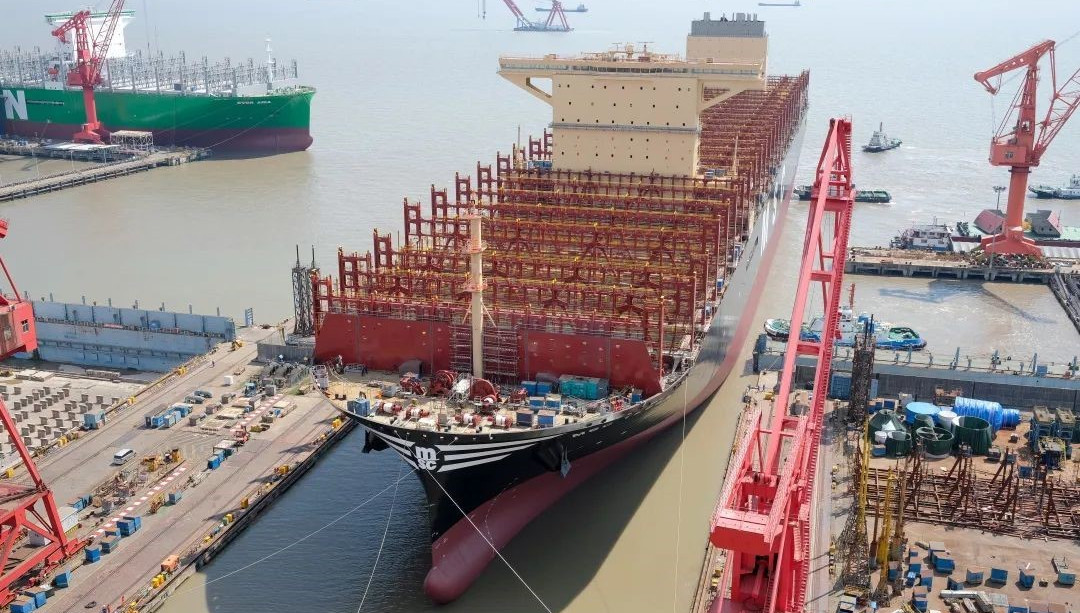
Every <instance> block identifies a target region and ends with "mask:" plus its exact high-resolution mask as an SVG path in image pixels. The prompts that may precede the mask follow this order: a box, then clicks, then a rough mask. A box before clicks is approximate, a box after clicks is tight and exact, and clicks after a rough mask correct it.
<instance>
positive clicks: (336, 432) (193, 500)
mask: <svg viewBox="0 0 1080 613" xmlns="http://www.w3.org/2000/svg"><path fill="white" fill-rule="evenodd" d="M277 334H278V331H277V330H276V329H275V328H271V329H269V330H263V329H259V328H255V329H246V330H243V331H242V332H241V334H240V335H239V336H240V339H242V341H243V346H241V347H239V348H237V349H235V350H232V351H230V349H229V346H228V345H221V346H219V348H218V349H217V350H215V351H214V352H212V353H211V354H209V355H208V356H206V357H205V358H204V359H200V360H195V361H193V362H192V363H190V364H189V365H188V366H187V367H186V369H184V372H183V373H182V374H179V375H173V376H171V377H166V378H164V380H162V381H160V382H159V383H157V384H156V386H155V387H154V388H153V389H150V390H147V391H146V392H144V393H143V394H141V395H140V396H138V397H137V400H136V403H135V404H134V405H131V406H122V407H121V408H119V409H116V410H114V411H113V412H112V413H111V414H110V415H108V416H107V418H106V422H105V424H104V425H103V426H102V427H101V428H100V429H97V430H91V431H89V432H88V433H85V434H84V435H83V436H81V437H80V438H79V439H78V440H76V441H74V442H72V443H68V444H67V445H65V446H63V447H59V448H55V449H53V450H52V451H51V452H50V453H48V454H47V455H46V456H45V457H43V458H42V459H40V460H39V468H40V470H41V472H42V474H43V476H44V477H45V479H46V482H47V483H49V485H50V487H51V488H52V489H53V491H54V493H55V495H56V499H57V503H58V504H60V505H64V504H68V503H69V502H71V501H73V500H77V499H79V498H80V497H85V496H88V495H91V494H95V493H96V495H95V496H94V498H95V499H94V501H93V502H92V503H91V504H90V505H89V506H87V508H86V509H84V510H83V511H82V512H80V514H79V526H78V527H77V528H76V533H77V535H78V536H80V537H89V538H91V539H92V540H93V542H92V543H91V544H90V546H89V549H91V550H93V549H95V548H101V546H102V544H103V542H104V541H112V540H113V539H114V538H115V537H114V534H113V533H114V532H116V531H117V530H118V528H120V527H121V526H120V524H121V523H122V522H124V521H125V519H124V518H125V517H126V516H130V517H140V518H141V528H140V529H138V530H137V531H135V532H134V533H133V534H131V535H130V536H124V537H123V538H120V539H119V541H118V542H117V543H116V548H115V549H113V550H112V551H111V552H110V553H104V552H102V554H101V556H100V560H99V561H96V562H92V563H91V562H88V561H87V557H86V556H85V555H83V554H80V555H79V556H78V558H77V559H75V560H72V561H71V562H70V563H69V564H67V565H66V566H65V568H64V569H62V570H65V569H66V570H71V571H72V574H71V579H70V587H66V588H57V589H55V592H54V593H53V595H52V596H51V597H50V598H49V599H48V601H47V602H46V604H45V605H44V610H45V611H50V610H51V611H69V610H81V609H83V607H85V606H87V605H88V604H89V603H96V604H95V605H94V610H95V611H100V610H102V608H103V607H111V610H113V611H116V610H128V608H129V607H131V606H132V603H135V608H136V610H147V608H148V607H152V608H156V607H157V606H160V604H161V603H162V602H163V597H164V596H167V595H168V594H169V593H171V591H172V590H173V589H175V587H176V585H178V584H179V582H181V581H183V580H184V579H186V578H187V577H188V576H189V575H190V573H191V572H193V571H194V569H195V568H196V567H197V566H200V565H201V564H203V563H205V562H206V561H208V560H209V559H210V558H211V557H213V555H214V554H215V553H216V552H217V551H218V550H220V549H221V547H223V546H224V545H225V544H226V543H227V542H228V541H229V540H231V539H232V538H233V536H235V534H236V533H237V532H238V531H239V530H242V529H243V528H244V527H245V526H246V525H247V524H248V523H249V522H250V521H251V520H252V519H253V518H254V516H255V515H257V514H258V512H260V511H261V510H262V509H263V508H264V507H265V505H266V504H267V503H269V502H270V501H271V500H273V499H274V498H276V497H277V496H278V495H279V494H280V493H281V492H282V491H284V489H286V488H287V487H288V486H289V485H290V484H291V483H292V482H293V481H294V480H295V479H296V478H297V477H298V476H299V475H300V474H301V473H303V472H304V471H305V470H306V469H307V468H308V467H309V466H310V465H311V464H312V463H313V462H314V461H315V459H316V458H317V457H318V456H319V455H321V453H322V452H323V451H324V450H325V449H327V448H328V447H329V446H330V444H332V443H333V442H336V441H337V440H340V438H341V437H343V436H344V435H345V434H346V433H347V432H348V431H349V429H350V428H351V427H352V424H351V422H344V423H343V422H342V421H341V420H339V419H337V411H336V409H334V408H333V407H332V406H331V405H330V402H329V401H328V400H327V399H326V398H325V397H324V396H322V395H321V394H319V393H317V392H315V393H313V392H310V391H309V392H308V393H306V394H304V395H296V394H294V393H291V392H292V391H294V390H295V389H296V388H295V387H292V388H288V387H283V388H281V389H277V388H276V387H266V388H265V394H260V395H259V396H258V397H257V400H256V402H255V403H254V409H253V410H250V409H249V410H243V409H239V408H232V405H231V404H224V405H223V406H222V407H220V408H218V409H216V411H215V414H214V415H210V416H206V417H204V418H201V419H196V420H195V423H194V424H192V423H191V422H190V421H189V419H190V418H189V417H185V418H184V419H182V420H181V421H180V422H179V423H176V424H175V425H172V426H171V427H168V428H153V429H151V428H148V427H147V426H146V418H147V416H148V415H154V414H156V413H157V412H158V410H159V409H160V408H161V407H162V406H169V405H171V404H173V403H177V402H184V400H185V398H186V397H188V396H189V395H191V394H192V393H193V391H194V390H200V391H206V392H208V393H210V394H212V395H213V398H212V399H210V400H208V401H207V403H206V405H192V406H193V407H194V410H193V411H192V413H191V416H198V415H201V414H203V413H204V411H205V408H204V407H205V406H207V405H208V404H209V403H210V402H218V401H219V400H220V397H221V395H222V394H225V393H230V392H232V393H238V396H239V392H242V391H243V389H244V387H245V384H246V383H247V382H248V381H249V379H250V378H252V376H253V375H255V376H256V377H262V376H264V375H265V374H266V371H265V370H263V366H262V365H260V364H253V363H252V360H254V359H255V357H256V352H257V347H256V342H257V341H259V340H264V339H269V338H271V337H273V336H275V335H277ZM284 368H285V367H284V366H281V367H280V368H279V369H278V374H281V373H282V372H283V371H284ZM228 377H232V378H233V383H232V384H231V385H226V382H227V381H228ZM301 380H302V381H307V379H306V377H305V378H302V379H301ZM304 385H307V384H306V383H304ZM230 411H232V412H230ZM222 415H226V416H234V417H235V418H234V419H229V420H227V421H221V424H222V425H220V426H214V425H213V424H214V423H218V422H216V421H215V420H220V419H222V418H221V416H222ZM267 424H268V427H267V429H266V430H264V431H259V432H255V431H254V430H253V431H252V433H251V434H250V439H249V440H248V441H247V442H246V444H244V445H243V446H240V447H237V448H236V449H235V450H234V451H232V452H231V454H229V455H228V457H226V458H225V459H224V461H222V462H221V463H220V465H219V466H218V467H217V468H215V469H210V468H209V465H208V458H210V457H211V455H212V454H213V453H214V451H215V448H218V447H220V445H221V443H222V442H223V441H225V440H228V439H232V438H233V437H232V432H233V430H234V428H235V427H236V426H239V425H244V426H246V427H247V428H249V429H250V428H252V426H256V428H255V430H258V429H260V428H261V426H263V425H267ZM121 448H130V449H133V450H135V451H136V453H137V457H136V458H135V459H133V460H131V461H129V462H128V463H127V464H125V465H123V466H115V465H113V464H112V459H113V454H114V453H116V451H117V450H118V449H121ZM173 450H179V453H178V454H177V453H176V452H175V451H173ZM166 454H168V455H166ZM177 455H178V456H179V461H176V456H177ZM151 456H163V457H164V462H163V463H162V464H161V465H159V466H157V467H155V468H154V469H153V470H151V468H150V467H149V465H148V464H147V463H146V462H143V461H141V460H143V459H145V458H149V457H151ZM19 478H20V476H19V475H18V474H16V476H15V479H16V480H18V479H19ZM170 495H171V496H172V497H173V498H174V499H175V498H178V500H175V503H173V504H170V503H169V502H168V498H169V497H170ZM105 499H109V501H116V504H114V505H111V506H112V508H111V509H110V508H108V507H109V506H110V504H108V503H104V504H103V501H104V500H105ZM173 555H175V556H177V560H176V566H175V568H174V569H173V570H172V571H171V572H168V573H164V572H163V570H162V564H163V562H164V561H165V560H166V559H167V558H169V557H170V556H173ZM121 607H123V609H121Z"/></svg>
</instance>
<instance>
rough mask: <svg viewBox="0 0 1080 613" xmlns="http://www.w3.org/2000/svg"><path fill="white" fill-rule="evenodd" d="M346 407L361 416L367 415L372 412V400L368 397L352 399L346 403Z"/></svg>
mask: <svg viewBox="0 0 1080 613" xmlns="http://www.w3.org/2000/svg"><path fill="white" fill-rule="evenodd" d="M346 408H347V409H348V410H349V412H350V413H353V414H355V415H359V416H360V417H367V416H368V415H370V414H371V401H370V400H368V399H367V398H358V399H356V400H350V401H349V402H348V403H346Z"/></svg>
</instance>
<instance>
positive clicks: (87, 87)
mask: <svg viewBox="0 0 1080 613" xmlns="http://www.w3.org/2000/svg"><path fill="white" fill-rule="evenodd" d="M122 10H124V0H113V2H112V5H111V6H110V7H109V12H107V13H106V14H105V21H104V22H103V23H102V24H101V28H100V29H99V30H98V31H97V34H96V35H94V34H93V33H92V32H91V31H90V15H91V14H90V11H87V10H82V11H79V12H77V13H75V14H74V15H72V16H71V19H68V20H67V21H65V22H64V23H63V24H62V25H61V26H60V27H58V28H56V29H55V30H53V32H52V35H53V36H55V37H57V38H59V39H60V41H61V42H65V43H66V42H67V34H68V32H70V31H72V30H74V31H75V64H74V65H73V66H72V69H71V72H70V73H69V74H68V81H67V82H68V85H80V86H82V90H83V105H84V106H85V107H86V123H84V124H83V126H82V130H80V131H79V132H76V133H75V136H74V139H75V142H79V143H101V142H102V139H103V137H104V136H105V130H104V128H103V127H102V125H101V122H100V121H98V116H97V104H96V103H95V102H94V86H96V85H98V84H100V83H101V65H102V63H104V61H105V57H106V55H107V54H108V52H109V45H110V44H111V43H112V37H113V32H115V31H116V22H117V20H118V19H119V18H120V12H121V11H122ZM91 37H93V43H91V42H90V39H91Z"/></svg>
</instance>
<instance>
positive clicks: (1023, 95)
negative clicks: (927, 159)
mask: <svg viewBox="0 0 1080 613" xmlns="http://www.w3.org/2000/svg"><path fill="white" fill-rule="evenodd" d="M1054 45H1055V43H1054V41H1052V40H1047V41H1043V42H1041V43H1039V44H1037V45H1035V46H1034V47H1032V48H1030V49H1028V50H1027V51H1024V52H1023V53H1020V54H1018V55H1016V56H1014V57H1011V58H1009V59H1007V60H1005V61H1004V62H1002V63H1000V64H998V65H997V66H994V67H993V68H990V69H989V70H984V71H982V72H977V73H975V80H976V81H978V82H979V83H982V85H983V87H985V88H986V91H988V92H990V94H991V95H995V94H997V93H998V91H999V90H1000V88H1001V76H1002V75H1004V74H1005V73H1008V72H1012V71H1014V70H1019V69H1021V68H1023V69H1025V74H1024V82H1023V83H1022V84H1021V86H1020V89H1019V90H1018V91H1017V92H1016V97H1015V98H1013V101H1012V105H1011V106H1010V108H1009V112H1008V113H1006V114H1005V117H1004V118H1003V119H1002V120H1001V125H1000V126H998V129H997V133H996V134H995V136H994V138H993V139H992V140H991V141H990V164H992V165H994V166H1008V167H1009V174H1010V178H1009V198H1008V206H1007V208H1006V209H1005V222H1004V224H1003V225H1002V227H1001V230H1000V232H999V233H998V235H996V236H989V237H986V238H984V239H983V241H982V245H983V248H984V249H986V251H987V252H989V253H1009V254H1023V255H1034V256H1037V257H1042V251H1041V250H1040V249H1039V247H1038V246H1036V245H1035V242H1034V241H1032V240H1031V239H1030V238H1027V237H1026V236H1024V197H1025V195H1026V193H1027V183H1028V175H1029V174H1031V168H1032V167H1034V166H1038V165H1039V161H1040V160H1041V159H1042V155H1043V153H1044V152H1046V148H1047V147H1049V146H1050V143H1051V142H1052V141H1053V140H1054V137H1055V136H1057V134H1058V132H1060V131H1061V128H1062V127H1063V126H1064V125H1065V122H1066V121H1068V120H1069V117H1071V116H1072V114H1073V111H1075V110H1076V107H1077V105H1078V104H1080V80H1078V77H1080V70H1077V71H1076V72H1074V73H1073V75H1072V76H1071V77H1069V79H1068V80H1067V81H1065V82H1064V83H1062V84H1061V85H1060V86H1059V85H1058V81H1057V67H1056V65H1055V62H1054ZM1044 55H1049V56H1050V87H1051V89H1052V90H1053V94H1052V97H1051V99H1050V108H1049V109H1047V111H1046V116H1045V117H1044V118H1043V120H1042V121H1039V122H1036V120H1035V118H1036V114H1035V98H1036V95H1037V94H1038V83H1039V60H1040V59H1042V57H1043V56H1044ZM995 77H996V78H997V82H996V83H991V80H992V79H994V78H995ZM1014 117H1015V121H1014V122H1013V123H1011V127H1010V122H1012V121H1013V118H1014Z"/></svg>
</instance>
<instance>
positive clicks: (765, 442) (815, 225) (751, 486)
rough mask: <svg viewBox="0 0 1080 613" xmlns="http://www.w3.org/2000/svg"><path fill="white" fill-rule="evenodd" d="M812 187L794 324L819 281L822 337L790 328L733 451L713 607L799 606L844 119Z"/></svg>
mask: <svg viewBox="0 0 1080 613" xmlns="http://www.w3.org/2000/svg"><path fill="white" fill-rule="evenodd" d="M812 193H813V198H812V201H811V206H810V217H809V220H808V222H807V226H806V236H805V242H804V245H803V256H802V262H801V264H800V268H799V279H798V285H797V289H796V294H795V305H794V308H793V309H792V315H791V327H792V329H793V330H798V329H800V328H801V327H802V323H803V321H804V318H805V313H806V310H807V303H808V300H809V298H810V292H811V287H812V286H816V285H820V291H821V294H822V298H823V305H822V308H823V313H824V317H825V324H824V328H823V330H824V331H825V332H824V333H823V334H822V337H823V339H824V342H809V341H803V340H800V339H799V336H798V335H794V334H793V335H791V339H790V340H789V341H788V345H787V350H786V351H785V353H784V365H783V370H782V372H781V376H780V382H779V391H778V392H777V394H776V401H775V405H774V408H773V414H772V418H771V421H770V423H768V424H765V423H764V419H763V416H762V414H761V413H760V411H758V412H756V413H755V414H753V415H751V416H750V421H749V423H750V427H749V428H748V430H747V434H746V436H745V437H744V438H743V440H742V441H740V442H739V444H738V447H737V449H738V451H737V455H736V456H735V457H734V458H732V462H731V464H730V468H729V471H728V475H727V478H726V480H725V482H724V487H723V490H722V492H721V494H720V500H719V503H718V506H717V510H716V513H715V514H714V515H713V520H712V532H711V535H710V540H711V541H712V544H713V545H714V546H716V547H717V548H719V549H724V550H727V564H726V566H725V568H724V579H723V581H722V583H721V590H722V592H721V595H722V598H718V599H717V601H716V604H715V605H714V607H720V606H722V604H721V602H722V601H723V600H727V601H729V602H730V603H732V604H734V605H735V606H737V607H738V606H742V607H745V608H747V609H750V610H755V611H764V612H766V613H773V612H785V613H789V612H790V613H794V612H800V611H803V610H804V608H805V603H806V587H807V581H808V577H809V570H810V569H809V565H810V547H811V542H810V541H811V525H810V522H811V515H812V506H813V499H814V479H815V475H816V468H817V453H818V446H819V437H820V433H821V427H822V421H823V418H824V409H825V393H824V390H826V389H827V388H828V381H829V375H830V372H831V364H832V357H833V348H834V343H833V339H834V338H835V336H836V335H837V334H838V327H837V326H838V323H839V310H840V309H839V307H840V300H841V293H842V289H843V288H842V279H843V271H844V262H845V260H846V256H847V245H848V234H849V231H850V227H851V212H852V206H853V202H854V191H853V190H852V177H851V121H850V120H847V119H834V120H832V121H831V122H830V125H829V133H828V136H827V137H826V141H825V146H824V148H823V149H822V153H821V158H820V160H819V162H818V166H817V172H816V176H815V180H814V187H813V192H812ZM799 355H812V356H816V358H817V370H816V374H815V378H814V394H813V398H812V401H811V406H810V409H809V411H808V412H807V414H805V415H789V413H788V405H789V398H790V397H791V394H792V385H793V380H794V374H795V359H796V357H797V356H799ZM724 591H726V592H727V593H726V594H725V593H724ZM716 610H719V609H716Z"/></svg>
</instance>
